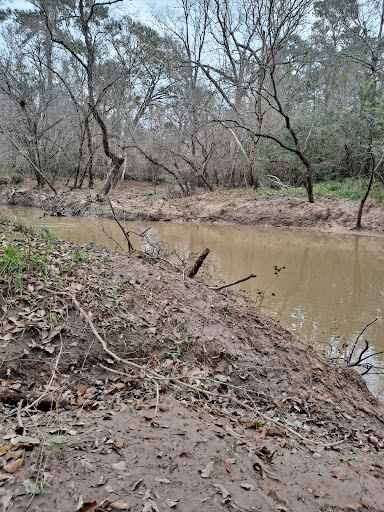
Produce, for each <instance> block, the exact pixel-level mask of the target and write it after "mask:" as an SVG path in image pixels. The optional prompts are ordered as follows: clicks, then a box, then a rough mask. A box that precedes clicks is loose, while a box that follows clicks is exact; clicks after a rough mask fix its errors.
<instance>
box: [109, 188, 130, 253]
mask: <svg viewBox="0 0 384 512" xmlns="http://www.w3.org/2000/svg"><path fill="white" fill-rule="evenodd" d="M108 202H109V206H110V208H111V211H112V215H113V218H114V220H115V222H116V223H117V225H118V226H119V228H120V229H121V231H122V232H123V235H124V236H125V239H126V241H127V244H128V251H133V250H134V249H133V245H132V244H131V241H130V239H129V232H127V231H125V229H124V227H123V226H122V224H121V223H120V221H119V219H118V218H117V217H116V214H115V210H114V209H113V206H112V203H111V200H110V199H109V198H108Z"/></svg>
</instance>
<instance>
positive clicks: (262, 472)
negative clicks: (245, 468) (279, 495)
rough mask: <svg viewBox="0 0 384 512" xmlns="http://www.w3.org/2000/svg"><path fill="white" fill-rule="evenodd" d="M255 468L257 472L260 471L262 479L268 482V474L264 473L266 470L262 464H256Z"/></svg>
mask: <svg viewBox="0 0 384 512" xmlns="http://www.w3.org/2000/svg"><path fill="white" fill-rule="evenodd" d="M253 467H254V468H255V469H256V471H260V473H261V478H262V479H263V480H266V479H267V473H266V472H265V471H264V469H263V468H262V466H261V464H260V462H255V463H254V465H253Z"/></svg>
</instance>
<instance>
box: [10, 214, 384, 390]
mask: <svg viewBox="0 0 384 512" xmlns="http://www.w3.org/2000/svg"><path fill="white" fill-rule="evenodd" d="M7 215H8V217H10V218H15V217H17V219H19V220H24V221H25V222H26V223H28V224H32V225H34V226H39V227H41V228H44V227H45V228H47V229H49V230H50V231H52V232H54V233H57V234H58V235H60V236H61V237H62V238H65V239H67V240H70V241H74V242H89V241H90V240H92V241H93V242H94V243H95V244H96V245H103V246H108V247H114V246H116V242H117V243H119V244H121V245H122V246H124V247H125V242H124V237H123V236H122V233H121V231H120V229H119V227H118V226H117V225H116V223H115V222H114V221H111V220H105V219H103V220H100V219H83V218H67V217H61V218H60V217H59V218H56V217H42V215H43V212H42V211H40V210H37V209H33V208H12V209H8V211H7ZM126 226H127V229H131V230H139V229H143V228H144V227H145V226H149V227H150V232H149V233H150V238H151V242H156V241H162V242H164V243H166V244H168V246H169V247H170V248H172V249H173V250H175V251H176V252H177V253H178V254H179V256H180V257H181V258H184V257H185V256H186V255H188V254H189V253H195V252H199V251H201V250H202V249H204V248H205V247H209V248H210V250H211V253H210V255H209V259H208V271H209V272H210V273H211V275H212V276H214V279H215V281H216V282H217V283H219V282H221V281H226V282H232V281H235V280H237V279H240V278H242V277H245V276H247V275H249V274H251V273H253V274H257V278H256V279H252V280H249V281H247V282H245V283H242V284H241V285H238V286H237V287H233V288H231V289H232V290H234V291H235V290H236V291H238V292H240V293H241V291H242V290H245V291H246V293H247V294H248V295H249V297H250V298H251V299H252V300H253V301H254V302H255V304H256V305H258V306H261V307H262V309H263V312H265V313H266V314H268V315H271V316H273V317H274V318H275V319H276V320H277V321H279V322H280V324H281V325H283V326H284V327H287V328H288V329H289V330H291V331H292V332H294V333H295V335H296V336H298V337H299V338H301V339H302V340H304V341H305V342H307V343H310V344H313V345H314V346H315V348H316V349H317V350H321V351H323V352H327V354H328V355H330V356H331V357H338V356H341V355H344V357H346V356H347V355H348V354H349V350H350V349H351V347H352V346H353V344H354V342H355V340H356V338H357V336H358V334H359V333H360V332H361V331H362V330H363V329H364V328H365V327H366V325H367V324H368V323H370V322H372V321H373V320H375V319H376V318H377V321H376V322H375V323H374V324H372V325H371V326H370V327H369V328H368V329H367V330H366V331H365V332H364V334H363V335H362V336H361V337H360V339H359V341H358V343H357V345H356V348H355V351H354V355H353V358H352V360H356V359H357V357H358V355H359V354H360V353H361V351H362V349H363V348H365V346H366V343H365V340H367V341H368V342H369V348H368V350H367V351H366V352H365V353H364V355H363V357H366V356H368V355H372V354H374V353H376V352H380V351H384V322H383V306H384V273H383V268H384V238H379V237H378V238H375V237H366V236H358V235H333V234H332V235H331V234H324V233H316V232H309V231H308V232H306V231H299V230H297V231H294V230H288V229H280V228H260V227H251V226H240V227H239V226H215V225H207V224H200V225H198V224H194V223H184V224H173V223H148V224H143V223H135V222H130V223H128V224H127V225H126ZM132 242H133V245H134V246H135V248H139V247H140V245H141V240H140V239H138V238H137V237H135V236H134V235H132ZM275 266H277V267H278V268H281V271H280V272H277V271H276V269H275ZM282 267H285V268H282ZM275 274H277V275H275ZM363 363H368V364H371V365H373V366H374V367H380V366H381V367H383V368H384V354H380V355H374V356H373V357H370V358H368V359H365V360H364V361H363ZM363 370H364V368H363V369H362V371H363ZM383 374H384V370H383V371H382V372H380V370H379V369H376V370H375V369H374V368H373V369H371V370H370V373H368V374H367V375H366V376H365V379H366V381H367V384H368V386H369V388H370V389H371V391H372V392H373V393H374V394H375V395H376V396H378V397H379V398H380V399H381V400H384V375H383Z"/></svg>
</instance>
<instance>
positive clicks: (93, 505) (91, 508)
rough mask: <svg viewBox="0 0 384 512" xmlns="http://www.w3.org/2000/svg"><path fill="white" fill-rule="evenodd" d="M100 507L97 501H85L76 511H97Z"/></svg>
mask: <svg viewBox="0 0 384 512" xmlns="http://www.w3.org/2000/svg"><path fill="white" fill-rule="evenodd" d="M98 508H99V507H98V505H97V503H96V501H93V502H92V503H84V505H82V506H81V507H80V508H79V509H78V510H76V512H97V509H98Z"/></svg>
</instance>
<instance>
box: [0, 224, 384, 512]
mask: <svg viewBox="0 0 384 512" xmlns="http://www.w3.org/2000/svg"><path fill="white" fill-rule="evenodd" d="M0 230H1V238H2V242H1V246H0V258H1V260H2V262H3V264H2V268H3V269H4V268H6V269H7V270H6V271H3V272H2V274H1V276H0V289H1V294H0V312H1V317H0V318H1V320H0V322H1V323H0V350H1V351H2V352H1V354H2V359H3V361H4V362H3V364H2V365H1V367H0V379H1V388H0V402H1V403H2V406H1V407H2V408H1V414H2V417H3V418H2V419H3V428H2V430H1V434H0V445H1V448H0V463H1V465H2V470H1V471H0V504H1V505H2V507H3V508H2V510H4V511H13V510H26V509H27V507H28V510H31V511H40V512H41V511H51V510H53V509H55V510H58V511H62V512H72V511H73V512H74V511H77V510H82V511H83V512H85V511H86V510H87V511H88V512H89V511H97V510H100V511H107V510H134V511H139V512H144V511H146V512H150V511H152V510H153V511H157V510H162V511H163V510H169V509H174V510H181V511H183V512H189V511H191V512H192V511H195V510H202V511H204V510H206V511H213V510H228V511H232V510H237V511H240V512H241V511H246V512H247V511H250V510H262V511H272V510H283V511H287V510H288V511H292V512H296V511H303V512H304V511H316V512H318V511H319V510H322V511H330V512H332V511H338V510H360V509H361V510H371V511H383V510H384V469H383V468H384V460H383V459H384V439H383V436H384V421H383V418H384V406H383V405H382V404H380V403H379V402H378V401H377V400H376V399H375V398H374V397H373V396H372V395H371V394H370V393H369V391H368V390H367V388H366V386H365V383H364V381H363V380H362V379H361V378H360V377H359V375H358V374H357V373H356V372H355V371H353V370H352V369H348V368H343V367H339V366H336V365H334V364H332V363H331V362H330V361H328V360H327V359H325V358H323V357H322V356H320V355H318V354H316V353H315V352H314V351H313V350H312V349H311V348H310V347H307V346H306V345H304V344H302V343H301V342H300V341H298V340H297V339H295V338H294V337H293V336H292V335H291V334H290V333H288V332H287V331H285V330H284V329H282V328H281V327H280V326H278V325H276V324H275V323H274V322H273V321H272V320H271V319H270V318H268V317H265V316H263V315H260V314H259V313H258V311H257V310H256V309H251V308H249V307H247V306H244V305H240V304H238V303H237V302H236V301H235V300H234V299H232V298H231V297H230V296H229V295H224V294H222V293H220V292H217V291H213V290H209V289H208V288H207V287H206V286H205V285H203V284H201V283H199V282H197V281H196V280H192V279H187V278H186V279H183V276H182V275H181V274H180V273H177V272H175V271H174V270H173V269H171V268H170V267H169V266H168V265H167V264H166V263H164V262H157V261H154V260H151V259H148V258H147V257H145V255H143V254H142V253H136V254H133V255H131V256H128V255H126V254H124V255H119V254H114V253H112V252H108V251H102V250H96V249H93V248H90V247H88V246H82V247H77V246H74V245H72V244H68V243H65V242H62V241H58V240H55V239H51V238H50V237H49V236H45V238H44V239H43V238H41V237H39V236H37V235H36V234H34V233H31V232H29V231H28V230H26V229H25V228H24V227H23V226H16V227H14V226H10V225H8V224H7V223H3V224H2V225H0ZM9 247H12V248H14V249H15V250H16V254H17V253H18V254H20V255H21V256H22V257H20V258H19V260H18V264H17V266H15V265H8V266H6V265H5V264H4V262H6V261H9V259H8V260H7V257H8V258H9V256H10V254H11V253H10V251H9ZM26 248H28V249H27V251H28V252H24V251H25V250H26ZM4 254H6V256H4ZM12 254H13V256H12ZM12 254H11V256H12V257H13V258H14V254H15V252H14V253H12ZM7 255H8V256H7ZM19 270H21V272H19ZM20 436H22V437H20ZM26 436H27V437H26Z"/></svg>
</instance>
